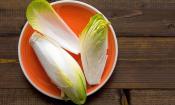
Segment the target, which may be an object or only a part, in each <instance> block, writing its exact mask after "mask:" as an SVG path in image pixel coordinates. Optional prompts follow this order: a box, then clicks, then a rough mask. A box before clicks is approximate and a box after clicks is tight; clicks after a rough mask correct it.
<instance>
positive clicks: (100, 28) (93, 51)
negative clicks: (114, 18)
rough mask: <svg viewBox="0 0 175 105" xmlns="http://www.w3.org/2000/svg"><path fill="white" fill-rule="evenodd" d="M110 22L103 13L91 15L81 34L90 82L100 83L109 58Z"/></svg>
mask: <svg viewBox="0 0 175 105" xmlns="http://www.w3.org/2000/svg"><path fill="white" fill-rule="evenodd" d="M108 24H109V22H108V21H106V20H105V19H104V17H103V16H102V15H101V14H96V15H94V16H93V17H91V19H90V21H89V23H88V24H87V26H86V27H85V28H84V30H83V32H82V33H81V36H80V44H81V46H80V47H81V60H82V64H83V69H84V73H85V77H86V79H87V81H88V83H89V84H91V85H95V84H99V83H100V80H101V76H102V73H103V71H104V67H105V64H106V60H107V55H106V53H107V47H108V42H107V41H108Z"/></svg>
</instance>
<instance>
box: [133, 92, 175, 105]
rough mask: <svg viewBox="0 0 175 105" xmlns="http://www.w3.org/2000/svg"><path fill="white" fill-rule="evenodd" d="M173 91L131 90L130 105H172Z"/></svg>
mask: <svg viewBox="0 0 175 105" xmlns="http://www.w3.org/2000/svg"><path fill="white" fill-rule="evenodd" d="M174 103H175V90H159V89H158V90H131V91H130V105H174Z"/></svg>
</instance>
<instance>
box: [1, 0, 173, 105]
mask: <svg viewBox="0 0 175 105" xmlns="http://www.w3.org/2000/svg"><path fill="white" fill-rule="evenodd" d="M52 1H54V0H52ZM82 1H83V2H86V3H88V4H91V5H93V6H94V7H96V8H97V9H99V10H100V11H101V12H102V13H104V15H105V16H107V17H108V19H109V20H110V21H111V23H112V25H113V27H114V29H115V31H116V32H117V33H118V35H117V38H118V44H119V57H118V61H117V65H116V68H115V71H114V73H113V75H112V77H111V78H110V80H109V81H108V82H107V84H106V85H105V86H104V87H103V88H102V89H101V90H99V91H98V92H97V93H96V94H94V95H92V96H90V97H88V100H87V103H86V104H87V105H120V91H119V88H124V89H127V90H128V95H129V97H130V98H129V99H130V103H131V104H133V105H143V104H144V105H150V103H146V102H144V101H145V100H146V99H144V98H141V97H144V95H143V94H145V92H147V93H146V94H149V95H147V96H146V97H147V100H148V102H149V101H150V102H154V101H153V100H152V101H151V99H148V96H150V97H151V98H153V97H154V98H155V96H157V97H158V98H159V99H161V98H166V99H167V100H168V99H169V98H167V97H159V96H160V95H164V94H166V95H168V94H170V96H171V98H172V97H173V100H172V99H170V100H171V101H168V102H172V103H175V91H174V90H173V89H174V88H175V37H174V36H175V0H167V1H166V0H82ZM29 2H30V0H1V1H0V105H65V104H66V105H70V104H71V103H70V102H68V103H64V102H63V101H58V100H54V99H52V98H49V97H47V96H45V95H43V94H41V93H40V92H38V91H37V90H36V89H34V88H33V87H32V86H31V85H30V84H29V83H28V81H27V80H26V78H25V77H24V75H23V73H22V71H21V68H20V65H19V62H18V55H17V46H18V39H19V35H20V32H21V29H22V27H23V25H24V23H25V22H26V18H25V10H26V7H27V5H28V3H29ZM143 88H144V89H171V90H170V91H169V90H164V91H161V90H140V89H143ZM129 89H139V90H131V91H129ZM160 93H161V94H160ZM150 94H151V95H150ZM138 100H142V101H143V102H144V103H142V104H134V102H137V101H138ZM159 101H161V100H159ZM138 102H140V101H138ZM140 103H141V102H140ZM163 105H164V104H163Z"/></svg>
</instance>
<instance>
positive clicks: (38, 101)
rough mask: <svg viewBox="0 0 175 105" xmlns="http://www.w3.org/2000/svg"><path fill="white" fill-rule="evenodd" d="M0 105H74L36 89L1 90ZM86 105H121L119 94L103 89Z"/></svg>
mask: <svg viewBox="0 0 175 105" xmlns="http://www.w3.org/2000/svg"><path fill="white" fill-rule="evenodd" d="M0 105H74V104H72V103H71V102H66V103H65V102H64V101H60V100H56V99H52V98H49V97H47V96H45V95H43V94H41V93H40V92H38V91H37V90H35V89H0ZM85 105H120V96H119V92H118V91H117V90H115V89H102V90H101V91H100V92H97V93H96V94H94V95H93V96H90V97H88V100H87V103H86V104H85Z"/></svg>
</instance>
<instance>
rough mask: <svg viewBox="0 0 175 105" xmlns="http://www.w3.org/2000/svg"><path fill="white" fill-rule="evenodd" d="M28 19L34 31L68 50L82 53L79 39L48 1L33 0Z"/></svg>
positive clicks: (28, 11) (28, 8)
mask: <svg viewBox="0 0 175 105" xmlns="http://www.w3.org/2000/svg"><path fill="white" fill-rule="evenodd" d="M26 17H27V20H28V22H29V24H30V25H31V26H32V28H33V29H34V30H37V31H38V32H40V33H42V34H43V35H45V36H47V37H49V38H51V39H52V40H53V41H55V42H56V43H57V44H59V45H60V46H61V47H63V48H65V49H66V50H68V51H70V52H72V53H75V54H78V53H80V48H79V39H78V37H77V35H76V34H75V33H74V32H73V31H72V30H71V29H70V27H69V26H68V25H67V24H66V23H65V22H64V20H63V19H62V18H61V17H60V16H59V14H57V13H56V11H55V10H54V9H53V7H52V6H51V5H50V4H49V3H48V2H47V0H32V2H31V3H30V4H29V6H28V7H27V11H26Z"/></svg>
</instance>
